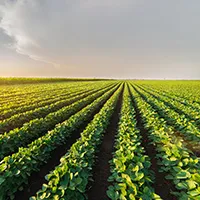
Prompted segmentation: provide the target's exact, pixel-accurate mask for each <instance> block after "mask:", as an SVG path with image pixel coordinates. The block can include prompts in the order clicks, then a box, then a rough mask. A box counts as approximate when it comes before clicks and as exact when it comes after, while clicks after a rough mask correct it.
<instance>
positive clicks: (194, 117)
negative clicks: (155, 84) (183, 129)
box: [142, 88, 200, 129]
mask: <svg viewBox="0 0 200 200" xmlns="http://www.w3.org/2000/svg"><path fill="white" fill-rule="evenodd" d="M142 90H143V91H144V92H145V93H148V94H149V95H151V96H152V97H154V98H156V99H158V100H159V101H162V102H163V103H164V104H165V105H166V106H168V107H169V108H170V109H172V110H174V111H175V112H177V113H178V114H179V115H182V116H185V117H186V119H187V120H188V121H190V122H193V123H194V125H196V126H197V127H198V128H199V129H200V116H199V111H200V110H195V109H194V108H190V107H189V106H186V105H183V104H181V103H179V102H178V101H176V100H172V99H169V98H167V97H163V96H162V95H158V94H155V93H154V92H149V91H147V90H145V89H143V88H142Z"/></svg>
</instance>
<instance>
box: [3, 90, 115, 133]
mask: <svg viewBox="0 0 200 200" xmlns="http://www.w3.org/2000/svg"><path fill="white" fill-rule="evenodd" d="M111 87H113V86H111ZM108 88H110V87H108ZM98 90H102V87H101V88H98V87H96V86H95V87H94V88H90V90H85V91H84V92H83V91H81V92H80V91H79V90H78V92H71V93H70V94H68V96H66V97H65V99H63V100H60V101H57V102H55V103H53V104H49V105H46V106H44V107H38V108H35V109H34V110H31V111H27V112H22V113H20V114H16V115H13V116H12V117H11V118H8V119H5V120H3V121H0V133H4V132H8V131H10V130H12V129H14V128H19V127H21V126H22V125H23V124H24V123H25V122H28V121H30V120H33V119H35V118H42V117H45V116H46V115H48V114H49V113H52V112H55V111H57V110H59V109H61V108H62V107H64V106H67V105H69V104H71V103H73V102H75V101H76V100H78V99H81V98H84V97H87V96H88V95H90V94H92V93H95V92H97V91H98ZM33 106H35V107H37V104H36V105H33Z"/></svg>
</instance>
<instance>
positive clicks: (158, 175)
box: [132, 99, 176, 200]
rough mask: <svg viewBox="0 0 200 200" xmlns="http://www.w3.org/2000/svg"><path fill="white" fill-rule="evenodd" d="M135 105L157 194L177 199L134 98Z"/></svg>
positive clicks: (169, 199)
mask: <svg viewBox="0 0 200 200" xmlns="http://www.w3.org/2000/svg"><path fill="white" fill-rule="evenodd" d="M132 102H133V106H134V109H135V112H136V120H137V128H138V129H139V130H140V134H141V136H142V142H141V144H142V146H143V147H144V149H145V152H146V154H147V155H148V156H149V158H150V160H151V168H150V169H151V170H152V171H153V172H154V176H155V180H154V184H153V187H154V189H155V192H156V194H158V195H160V197H161V198H162V199H163V200H176V197H174V196H173V195H172V194H171V193H170V191H174V190H175V189H174V186H173V184H172V183H170V182H168V180H166V179H165V176H166V175H167V173H164V172H159V168H160V166H159V165H158V164H157V163H158V160H157V159H156V154H157V153H156V149H155V146H154V145H153V144H151V141H150V140H149V138H148V134H149V133H148V130H147V129H146V128H145V127H144V123H143V121H142V116H141V114H140V111H139V109H138V107H137V104H136V102H135V101H134V99H133V101H132Z"/></svg>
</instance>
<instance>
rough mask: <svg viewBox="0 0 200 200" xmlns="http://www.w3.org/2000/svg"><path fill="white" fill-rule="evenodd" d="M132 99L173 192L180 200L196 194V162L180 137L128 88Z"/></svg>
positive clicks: (199, 175) (199, 189) (199, 193)
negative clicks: (175, 135)
mask: <svg viewBox="0 0 200 200" xmlns="http://www.w3.org/2000/svg"><path fill="white" fill-rule="evenodd" d="M131 93H132V95H133V98H134V101H135V102H136V104H137V106H138V108H139V110H140V112H141V115H142V120H143V123H144V125H145V128H146V129H147V130H148V137H149V139H150V141H151V142H152V143H153V144H154V145H155V148H156V151H157V155H156V157H157V159H158V160H159V162H158V164H159V165H160V167H161V168H160V170H161V171H164V172H166V173H167V174H168V175H167V176H166V179H168V180H170V181H171V182H172V183H173V184H174V187H175V188H176V190H175V191H173V194H174V195H175V196H176V197H177V198H178V199H180V200H188V199H191V200H192V199H193V200H197V199H199V197H200V170H199V169H200V161H199V159H198V158H197V157H196V156H195V155H193V154H192V153H191V152H190V151H189V150H188V149H186V148H185V147H184V146H183V144H182V141H181V140H178V139H176V138H175V137H174V136H173V134H172V133H173V129H172V128H171V127H168V126H167V124H166V123H165V121H164V120H161V119H160V118H159V116H158V115H157V113H156V112H155V110H154V109H153V108H152V107H151V105H150V104H148V103H147V102H146V101H144V99H143V98H141V97H140V96H139V95H138V93H137V92H136V91H135V90H134V89H133V88H131Z"/></svg>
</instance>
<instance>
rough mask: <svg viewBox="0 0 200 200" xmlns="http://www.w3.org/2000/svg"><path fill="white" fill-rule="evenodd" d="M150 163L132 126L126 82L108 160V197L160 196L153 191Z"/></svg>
mask: <svg viewBox="0 0 200 200" xmlns="http://www.w3.org/2000/svg"><path fill="white" fill-rule="evenodd" d="M150 166H151V162H150V159H149V157H148V156H147V155H145V152H144V148H143V147H142V145H141V135H140V132H139V130H138V129H137V128H136V119H135V111H134V108H133V105H132V100H131V96H130V94H129V91H128V87H127V85H126V86H125V89H124V94H123V101H122V108H121V114H120V121H119V128H118V134H117V137H116V140H115V152H114V156H113V159H112V160H111V176H110V177H109V179H108V180H109V181H110V182H111V185H110V186H109V187H108V191H107V195H108V197H109V198H110V199H112V200H117V199H119V200H120V199H121V200H122V199H123V200H125V199H132V200H134V199H161V198H160V197H159V196H158V195H156V194H155V193H154V189H153V187H152V184H153V173H152V171H151V170H150Z"/></svg>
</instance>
